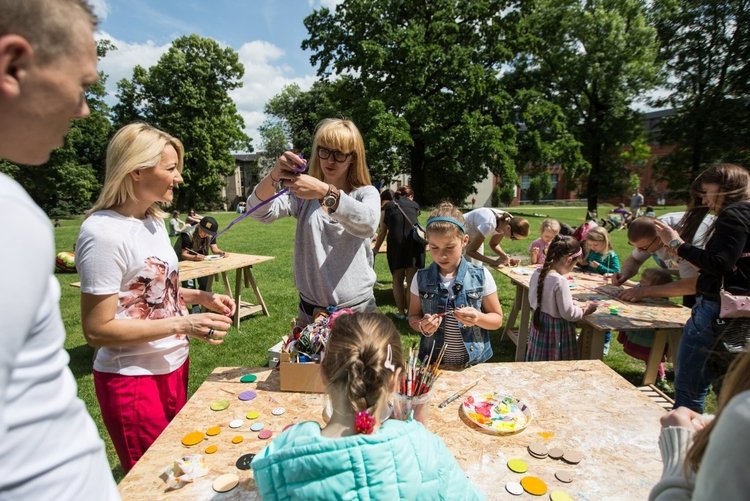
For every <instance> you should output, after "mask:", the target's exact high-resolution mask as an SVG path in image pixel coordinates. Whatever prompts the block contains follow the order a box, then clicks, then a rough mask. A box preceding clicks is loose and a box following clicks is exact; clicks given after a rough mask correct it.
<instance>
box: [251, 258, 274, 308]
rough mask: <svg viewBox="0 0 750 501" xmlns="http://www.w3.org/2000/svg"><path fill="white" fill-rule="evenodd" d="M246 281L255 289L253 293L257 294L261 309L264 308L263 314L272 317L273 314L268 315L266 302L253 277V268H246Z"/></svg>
mask: <svg viewBox="0 0 750 501" xmlns="http://www.w3.org/2000/svg"><path fill="white" fill-rule="evenodd" d="M245 280H246V281H247V280H249V281H250V286H251V287H252V288H253V291H254V292H255V297H257V298H258V303H259V304H260V306H261V308H263V314H264V315H265V316H267V317H270V316H271V314H270V313H268V308H267V307H266V302H265V301H264V300H263V296H261V295H260V289H259V288H258V284H257V283H256V282H255V276H254V275H253V267H252V266H248V267H247V268H245Z"/></svg>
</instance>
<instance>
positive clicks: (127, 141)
mask: <svg viewBox="0 0 750 501" xmlns="http://www.w3.org/2000/svg"><path fill="white" fill-rule="evenodd" d="M167 146H172V147H173V148H174V149H175V151H176V152H177V170H178V171H179V172H182V165H183V161H184V158H185V148H184V147H183V146H182V142H181V141H180V140H179V139H177V138H176V137H172V136H170V135H169V134H167V133H166V132H164V131H162V130H159V129H157V128H156V127H153V126H151V125H148V124H145V123H133V124H129V125H126V126H125V127H123V128H121V129H120V130H118V131H117V132H116V133H115V135H114V136H113V137H112V139H111V140H110V141H109V146H107V170H106V173H105V176H104V186H102V191H101V193H100V194H99V198H98V199H97V201H96V202H95V203H94V205H93V206H92V207H91V209H90V210H89V211H88V213H89V214H91V213H93V212H96V211H98V210H105V209H111V208H112V207H117V206H118V205H122V204H123V203H125V202H127V201H128V200H135V199H136V196H135V192H134V186H133V179H132V178H131V176H130V173H131V172H134V171H136V170H138V169H148V168H151V167H156V166H157V165H159V162H160V161H161V156H162V154H163V153H164V149H165V148H166V147H167ZM146 215H148V216H153V217H155V218H163V217H165V215H166V214H165V213H164V212H163V211H162V210H161V208H160V207H159V202H156V203H154V204H152V205H151V207H149V208H148V210H147V211H146Z"/></svg>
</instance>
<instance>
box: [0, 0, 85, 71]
mask: <svg viewBox="0 0 750 501" xmlns="http://www.w3.org/2000/svg"><path fill="white" fill-rule="evenodd" d="M0 12H2V15H0V37H2V36H5V35H9V34H16V35H20V36H22V37H23V38H25V39H26V41H27V42H29V45H31V47H32V48H33V49H34V53H35V54H36V56H37V57H38V59H39V61H40V62H41V63H49V62H51V61H53V60H54V59H57V58H60V57H63V56H65V55H69V54H70V51H71V49H72V48H73V47H74V46H75V43H76V39H77V38H78V37H80V36H81V33H80V31H79V29H78V28H80V25H79V24H78V23H79V22H80V21H85V22H86V23H87V24H88V25H89V26H90V27H91V30H92V31H93V30H94V29H96V25H97V19H96V16H95V15H94V12H93V11H92V10H91V6H90V5H89V4H88V2H86V1H85V0H0Z"/></svg>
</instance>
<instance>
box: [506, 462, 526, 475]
mask: <svg viewBox="0 0 750 501" xmlns="http://www.w3.org/2000/svg"><path fill="white" fill-rule="evenodd" d="M508 468H510V470H511V471H514V472H516V473H526V471H527V470H528V469H529V467H528V465H527V464H526V462H525V461H523V460H521V459H511V460H510V461H508Z"/></svg>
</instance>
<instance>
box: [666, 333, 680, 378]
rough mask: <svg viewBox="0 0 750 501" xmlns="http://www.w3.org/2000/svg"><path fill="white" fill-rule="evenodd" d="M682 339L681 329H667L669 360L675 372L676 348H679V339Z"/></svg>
mask: <svg viewBox="0 0 750 501" xmlns="http://www.w3.org/2000/svg"><path fill="white" fill-rule="evenodd" d="M681 339H682V329H671V330H670V331H669V336H668V342H669V354H668V356H669V360H670V361H671V362H672V365H674V370H675V373H676V372H677V350H678V349H679V348H680V340H681Z"/></svg>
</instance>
